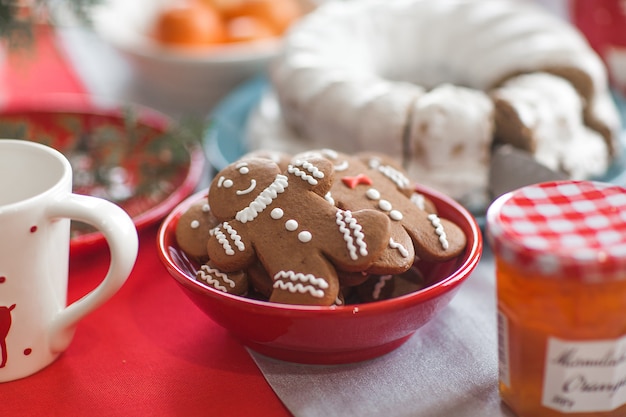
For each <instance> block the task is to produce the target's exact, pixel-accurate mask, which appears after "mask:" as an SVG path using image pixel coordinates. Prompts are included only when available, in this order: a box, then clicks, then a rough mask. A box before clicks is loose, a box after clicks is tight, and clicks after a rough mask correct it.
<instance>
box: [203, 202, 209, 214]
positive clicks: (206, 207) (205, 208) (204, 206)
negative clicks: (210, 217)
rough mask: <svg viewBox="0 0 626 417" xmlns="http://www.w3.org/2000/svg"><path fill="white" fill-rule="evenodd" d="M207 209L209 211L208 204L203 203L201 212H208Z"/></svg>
mask: <svg viewBox="0 0 626 417" xmlns="http://www.w3.org/2000/svg"><path fill="white" fill-rule="evenodd" d="M209 211H211V207H210V206H209V203H206V204H203V205H202V212H203V213H208V212H209Z"/></svg>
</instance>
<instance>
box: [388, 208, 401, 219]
mask: <svg viewBox="0 0 626 417" xmlns="http://www.w3.org/2000/svg"><path fill="white" fill-rule="evenodd" d="M389 217H390V218H391V220H398V221H399V220H402V218H403V217H404V216H403V215H402V213H401V212H400V211H398V210H391V212H390V213H389Z"/></svg>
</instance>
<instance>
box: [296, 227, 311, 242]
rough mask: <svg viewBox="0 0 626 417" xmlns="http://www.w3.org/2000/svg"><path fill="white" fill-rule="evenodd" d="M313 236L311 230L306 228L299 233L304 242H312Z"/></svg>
mask: <svg viewBox="0 0 626 417" xmlns="http://www.w3.org/2000/svg"><path fill="white" fill-rule="evenodd" d="M312 237H313V235H311V232H309V231H306V230H305V231H303V232H300V233H298V240H299V241H300V242H302V243H307V242H310V241H311V238H312Z"/></svg>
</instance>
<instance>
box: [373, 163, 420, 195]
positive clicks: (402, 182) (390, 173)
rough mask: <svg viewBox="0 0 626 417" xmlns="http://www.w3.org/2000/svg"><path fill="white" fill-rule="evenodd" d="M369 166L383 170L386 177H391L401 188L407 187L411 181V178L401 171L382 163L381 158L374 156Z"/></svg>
mask: <svg viewBox="0 0 626 417" xmlns="http://www.w3.org/2000/svg"><path fill="white" fill-rule="evenodd" d="M369 167H370V168H372V169H376V170H378V171H379V172H381V173H382V174H383V175H384V176H385V177H387V178H389V179H390V180H391V181H392V182H394V183H395V184H396V185H397V186H398V187H399V188H406V187H408V186H409V184H410V183H411V182H410V181H409V179H408V178H407V177H406V176H405V175H404V174H403V173H402V172H400V171H398V170H397V169H395V168H394V167H392V166H389V165H381V164H380V159H377V158H372V159H370V161H369Z"/></svg>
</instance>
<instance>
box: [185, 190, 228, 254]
mask: <svg viewBox="0 0 626 417" xmlns="http://www.w3.org/2000/svg"><path fill="white" fill-rule="evenodd" d="M218 224H219V220H217V219H216V218H215V216H213V214H212V213H211V208H210V207H209V202H208V200H207V199H206V198H205V199H203V200H200V201H198V202H196V203H194V204H193V205H192V206H191V207H189V208H188V209H187V211H185V212H184V213H183V214H182V215H181V216H180V218H179V219H178V223H177V224H176V243H178V246H179V247H180V249H182V251H183V252H185V253H186V254H187V255H188V256H190V257H192V258H193V259H194V260H196V261H199V262H202V263H203V262H206V261H207V260H208V258H209V255H208V254H207V251H206V242H207V240H209V235H210V232H211V229H213V228H214V227H215V226H217V225H218Z"/></svg>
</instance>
